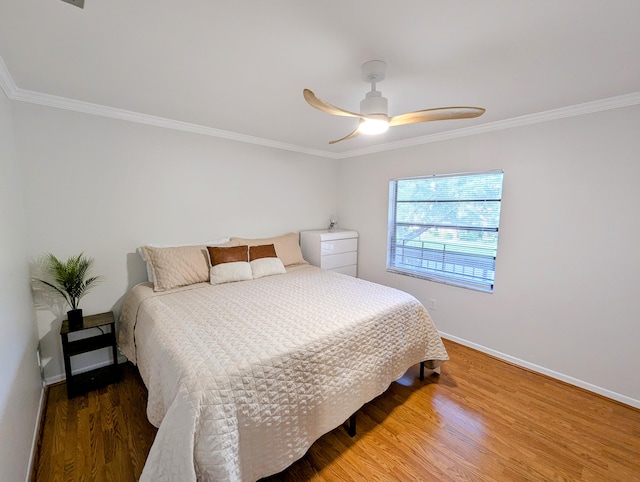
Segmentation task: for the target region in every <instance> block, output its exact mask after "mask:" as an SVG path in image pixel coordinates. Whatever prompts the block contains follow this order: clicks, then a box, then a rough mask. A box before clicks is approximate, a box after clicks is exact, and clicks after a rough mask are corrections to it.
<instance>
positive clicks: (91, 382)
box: [60, 311, 120, 398]
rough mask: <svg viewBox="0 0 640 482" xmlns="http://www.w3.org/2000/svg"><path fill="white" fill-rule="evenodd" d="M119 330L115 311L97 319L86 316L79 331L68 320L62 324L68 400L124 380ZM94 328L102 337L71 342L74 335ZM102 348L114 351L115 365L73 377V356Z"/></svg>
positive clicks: (98, 315)
mask: <svg viewBox="0 0 640 482" xmlns="http://www.w3.org/2000/svg"><path fill="white" fill-rule="evenodd" d="M107 327H108V329H109V331H108V332H104V329H105V328H107ZM115 327H116V324H115V319H114V317H113V312H111V311H109V312H107V313H100V314H97V315H91V316H85V317H84V319H83V323H82V326H79V327H74V328H70V327H69V321H68V320H64V321H63V322H62V327H61V328H60V336H61V337H62V351H63V354H64V370H65V374H66V378H67V396H68V397H69V398H72V397H75V396H76V395H80V394H83V393H86V392H88V391H91V390H94V389H96V388H99V387H103V386H105V385H108V384H110V383H115V382H117V381H119V380H120V368H119V367H118V351H117V348H116V330H115ZM90 328H98V329H100V331H101V332H102V333H101V334H98V335H94V336H89V337H86V338H81V339H79V340H73V341H69V334H70V333H77V332H80V331H84V330H88V329H90ZM101 348H111V350H112V356H113V362H112V363H111V364H110V365H107V366H104V367H100V368H97V369H95V370H90V371H87V372H83V373H77V374H72V373H71V357H72V356H74V355H80V354H81V353H88V352H91V351H94V350H99V349H101Z"/></svg>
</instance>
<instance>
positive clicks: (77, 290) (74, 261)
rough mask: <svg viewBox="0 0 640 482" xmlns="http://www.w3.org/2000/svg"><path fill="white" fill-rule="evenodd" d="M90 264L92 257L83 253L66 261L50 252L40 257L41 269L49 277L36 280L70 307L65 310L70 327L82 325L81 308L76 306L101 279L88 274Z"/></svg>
mask: <svg viewBox="0 0 640 482" xmlns="http://www.w3.org/2000/svg"><path fill="white" fill-rule="evenodd" d="M92 265H93V258H87V257H86V256H84V253H80V254H79V255H77V256H71V257H69V259H67V260H66V261H60V260H59V259H58V258H56V257H55V256H54V255H53V254H51V253H47V254H46V255H44V256H43V257H42V260H41V267H42V270H43V272H44V273H45V274H46V275H48V276H50V278H51V279H50V280H44V279H38V278H36V280H37V281H39V282H41V283H43V284H45V285H46V286H48V287H49V288H51V289H53V290H54V291H56V292H57V293H58V294H60V295H61V296H62V297H63V298H64V300H65V302H66V303H67V304H68V305H69V306H70V307H71V310H69V311H67V319H68V320H69V326H70V327H78V326H81V325H82V309H81V308H78V303H79V302H80V298H82V297H83V296H84V295H86V294H87V293H88V292H89V290H90V288H92V287H93V286H94V285H95V284H96V283H97V282H98V281H100V280H101V279H102V277H101V276H91V277H89V276H88V274H89V271H90V270H91V267H92Z"/></svg>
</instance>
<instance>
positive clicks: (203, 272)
mask: <svg viewBox="0 0 640 482" xmlns="http://www.w3.org/2000/svg"><path fill="white" fill-rule="evenodd" d="M142 252H143V253H144V257H145V259H146V260H147V263H149V265H150V267H151V271H152V273H153V291H166V290H170V289H172V288H177V287H178V286H187V285H192V284H195V283H202V282H205V281H209V256H208V253H207V249H206V248H205V247H204V246H176V247H171V248H154V247H152V246H142Z"/></svg>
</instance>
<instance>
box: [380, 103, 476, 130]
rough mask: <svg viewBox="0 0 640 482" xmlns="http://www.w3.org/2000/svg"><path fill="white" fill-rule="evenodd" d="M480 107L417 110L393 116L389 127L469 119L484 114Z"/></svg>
mask: <svg viewBox="0 0 640 482" xmlns="http://www.w3.org/2000/svg"><path fill="white" fill-rule="evenodd" d="M484 112H485V109H483V108H482V107H439V108H437V109H425V110H417V111H415V112H407V113H406V114H400V115H394V116H393V117H391V118H390V119H389V127H393V126H402V125H406V124H416V123H418V122H431V121H438V120H449V119H471V118H473V117H478V116H481V115H482V114H484Z"/></svg>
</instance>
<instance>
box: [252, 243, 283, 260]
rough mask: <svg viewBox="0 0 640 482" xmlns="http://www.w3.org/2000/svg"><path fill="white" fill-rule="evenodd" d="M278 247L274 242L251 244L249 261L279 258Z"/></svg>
mask: <svg viewBox="0 0 640 482" xmlns="http://www.w3.org/2000/svg"><path fill="white" fill-rule="evenodd" d="M277 257H278V255H277V254H276V248H275V246H274V245H273V244H261V245H260V246H249V261H253V260H254V259H260V258H277Z"/></svg>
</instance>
